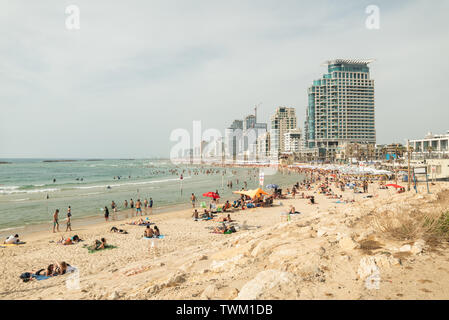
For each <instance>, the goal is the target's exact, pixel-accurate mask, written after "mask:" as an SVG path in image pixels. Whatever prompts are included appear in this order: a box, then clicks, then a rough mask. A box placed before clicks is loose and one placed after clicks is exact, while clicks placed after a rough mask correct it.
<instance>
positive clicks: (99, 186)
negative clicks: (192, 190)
mask: <svg viewBox="0 0 449 320" xmlns="http://www.w3.org/2000/svg"><path fill="white" fill-rule="evenodd" d="M190 178H191V177H184V179H190ZM169 181H179V178H171V179H163V180H152V181H139V182H128V183H116V184H104V185H94V186H83V187H75V188H74V189H82V190H84V189H94V188H107V187H108V186H110V187H111V188H114V187H123V186H130V185H145V184H153V183H160V182H169Z"/></svg>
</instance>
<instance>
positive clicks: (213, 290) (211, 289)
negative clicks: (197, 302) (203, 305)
mask: <svg viewBox="0 0 449 320" xmlns="http://www.w3.org/2000/svg"><path fill="white" fill-rule="evenodd" d="M217 292H218V289H217V287H216V286H215V285H214V284H211V285H209V286H207V287H206V289H204V291H203V293H202V294H201V299H203V300H210V299H213V298H214V297H215V296H216V295H217Z"/></svg>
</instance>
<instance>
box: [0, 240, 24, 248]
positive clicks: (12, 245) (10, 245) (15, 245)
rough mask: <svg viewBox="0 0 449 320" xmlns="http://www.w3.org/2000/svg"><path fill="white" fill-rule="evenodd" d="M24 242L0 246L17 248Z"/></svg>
mask: <svg viewBox="0 0 449 320" xmlns="http://www.w3.org/2000/svg"><path fill="white" fill-rule="evenodd" d="M25 243H26V242H23V241H22V242H18V243H2V244H0V246H2V247H19V246H20V245H22V244H25Z"/></svg>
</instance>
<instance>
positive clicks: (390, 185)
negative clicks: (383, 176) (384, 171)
mask: <svg viewBox="0 0 449 320" xmlns="http://www.w3.org/2000/svg"><path fill="white" fill-rule="evenodd" d="M387 187H393V188H396V189H402V188H404V187H403V186H400V185H398V184H394V183H390V184H387Z"/></svg>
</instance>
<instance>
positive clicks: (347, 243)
mask: <svg viewBox="0 0 449 320" xmlns="http://www.w3.org/2000/svg"><path fill="white" fill-rule="evenodd" d="M338 244H339V245H340V248H342V249H343V250H354V249H355V248H357V247H358V244H357V242H355V241H354V240H352V239H351V238H350V237H343V238H342V239H341V240H340V241H339V242H338Z"/></svg>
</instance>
